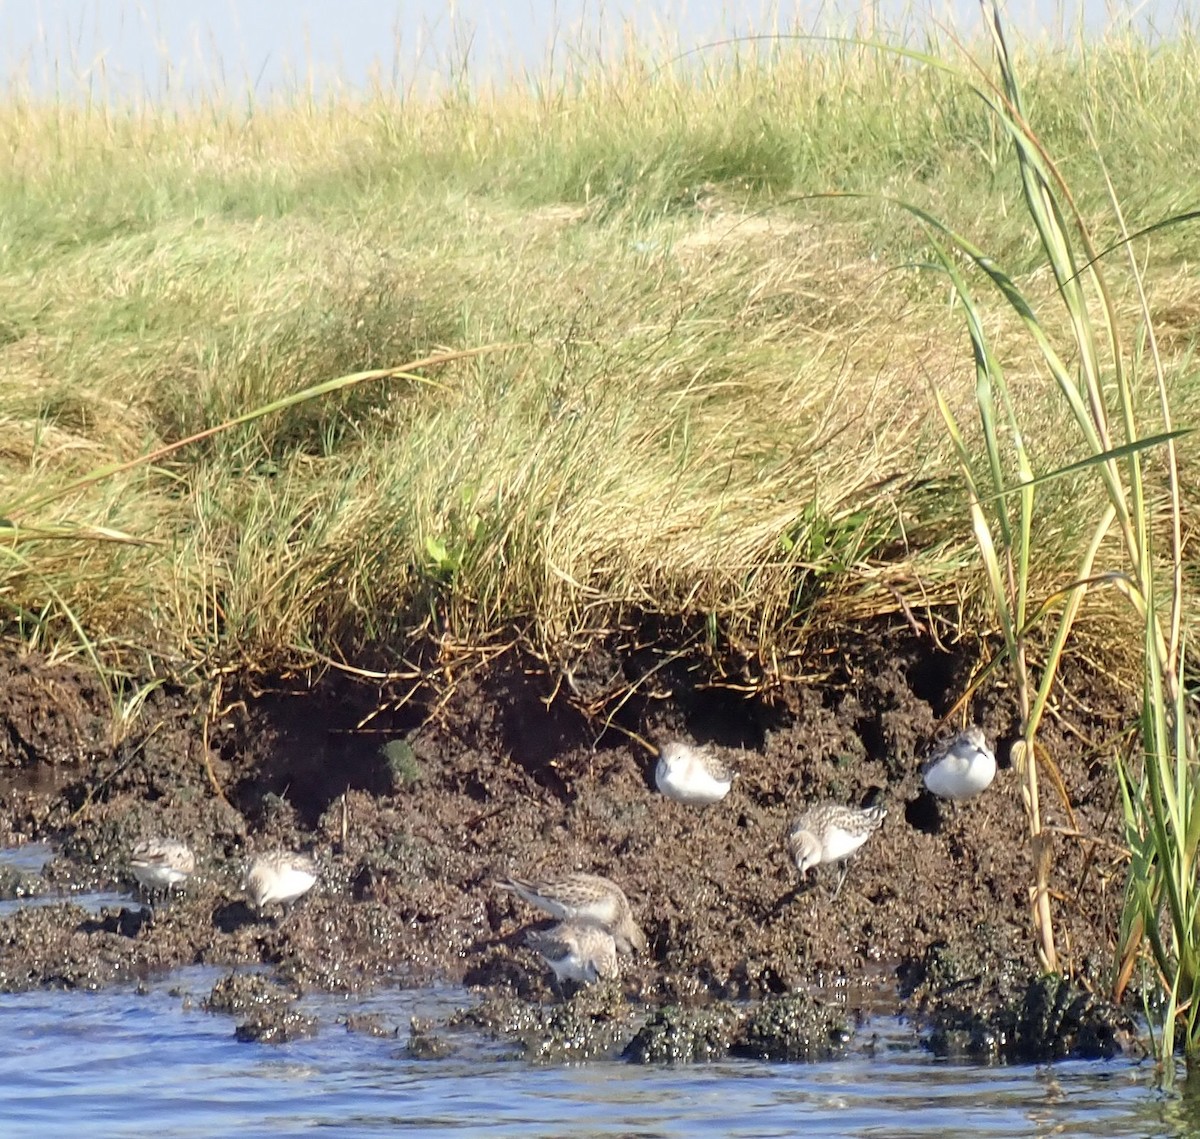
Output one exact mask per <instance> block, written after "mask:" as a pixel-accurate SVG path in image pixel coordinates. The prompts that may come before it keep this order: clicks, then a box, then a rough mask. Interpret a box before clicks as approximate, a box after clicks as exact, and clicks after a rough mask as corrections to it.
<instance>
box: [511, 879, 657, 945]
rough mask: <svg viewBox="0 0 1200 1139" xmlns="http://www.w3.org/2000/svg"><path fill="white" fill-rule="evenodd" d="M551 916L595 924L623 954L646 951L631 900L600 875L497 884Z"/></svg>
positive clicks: (644, 940)
mask: <svg viewBox="0 0 1200 1139" xmlns="http://www.w3.org/2000/svg"><path fill="white" fill-rule="evenodd" d="M496 885H497V886H499V887H500V888H501V889H502V890H511V891H512V892H513V893H514V894H518V895H519V896H520V897H522V898H524V899H525V901H527V902H528V903H529V904H530V905H531V906H537V907H538V909H542V910H545V911H546V913H548V914H550V915H551V917H556V918H559V919H565V920H567V921H583V922H592V923H593V924H595V925H599V926H602V927H603V928H604V929H606V930H608V932H609V933H610V934H612V936H613V940H614V941H615V942H616V943H617V948H618V949H619V950H620V951H621V952H622V953H632V952H633V951H634V950H635V949H637V950H642V949H645V948H646V935H645V934H644V933H643V932H642V931H641V929H639V928H638V925H637V923H636V922H635V921H634V920H633V911H632V910H630V908H629V899H628V898H626V897H625V893H624V891H623V890H622V889H621V887H620V886H618V885H617V884H616V883H615V882H610V881H609V880H608V879H607V878H601V877H600V875H599V874H581V873H573V874H563V875H561V876H560V877H557V878H505V879H503V880H502V881H498V882H497V883H496Z"/></svg>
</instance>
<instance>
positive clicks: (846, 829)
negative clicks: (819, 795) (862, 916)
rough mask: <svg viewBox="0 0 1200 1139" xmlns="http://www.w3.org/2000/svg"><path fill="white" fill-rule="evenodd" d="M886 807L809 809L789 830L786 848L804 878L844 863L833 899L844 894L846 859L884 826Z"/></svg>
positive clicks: (829, 805) (836, 805) (825, 806)
mask: <svg viewBox="0 0 1200 1139" xmlns="http://www.w3.org/2000/svg"><path fill="white" fill-rule="evenodd" d="M886 814H887V810H886V809H885V808H883V807H879V806H876V807H843V806H842V805H841V804H840V803H817V804H815V805H813V806H811V807H809V808H807V809H806V810H805V811H804V813H803V814H802V815H801V816H800V817H799V818H798V819H797V820H796V821H795V822H794V823H792V825H791V827H790V828H789V830H788V835H787V846H788V850H789V851H790V852H791V855H792V858H793V859H794V860H795V863H796V869H797V870H799V871H800V876H801V877H802V878H803V877H804V876H805V875H806V874H807V873H808V870H809V868H810V867H813V866H820V865H821V864H822V863H825V862H838V863H841V868H842V873H841V876H840V877H839V878H838V884H837V889H835V890H834V892H833V896H834V897H835V898H836V897H837V896H838V894H840V893H841V890H842V883H844V882H845V881H846V873H847V871H848V869H849V866H848V864H847V859H849V857H850V855H852V854H853V853H854V852H855V851H856V850H858V848H859V847H860V846H862V844H863V843H864V842H866V841H867V839H869V838H870V837H871V835H873V834H874V833H875V832H876V831H877V830H878V829H879V828H880V827H881V826H882V825H883V819H884V816H885V815H886Z"/></svg>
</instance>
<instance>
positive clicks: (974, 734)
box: [921, 724, 996, 801]
mask: <svg viewBox="0 0 1200 1139" xmlns="http://www.w3.org/2000/svg"><path fill="white" fill-rule="evenodd" d="M921 777H922V778H923V779H924V780H925V786H926V787H928V788H929V790H930V791H932V792H933V794H935V795H936V796H938V798H939V799H954V800H956V801H957V800H961V799H973V798H974V797H975V796H976V795H979V794H981V793H982V792H984V791H986V790H987V788H988V787H989V786H990V785H991V782H992V780H993V779H995V778H996V756H995V753H994V752H993V751H992V749H991V748H990V747H988V742H987V737H986V736H984V734H983V729H982V728H979V727H976V726H975V725H974V724H972V725H971V727H969V728H967V729H966V730H965V731H961V732H959V733H958V734H957V735H954V736H951V737H950V739H948V740H944V741H943V742H942V743H940V744H938V746H937V747H936V748H934V749H933V751H932V752H930V754H929V758H928V759H926V760H925V762H924V763H923V764H922V765H921Z"/></svg>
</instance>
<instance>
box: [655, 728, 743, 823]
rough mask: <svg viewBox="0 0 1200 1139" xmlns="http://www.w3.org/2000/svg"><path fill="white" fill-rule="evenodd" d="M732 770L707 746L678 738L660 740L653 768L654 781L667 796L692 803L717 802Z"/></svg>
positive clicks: (731, 783) (722, 793) (727, 792)
mask: <svg viewBox="0 0 1200 1139" xmlns="http://www.w3.org/2000/svg"><path fill="white" fill-rule="evenodd" d="M733 774H734V773H733V771H732V770H731V769H730V768H729V766H728V765H727V764H725V763H723V762H722V761H721V760H719V759H718V758H717V757H716V756H715V755H714V754H713V753H712V751H711V750H710V749H709V748H706V747H693V746H692V745H691V744H687V743H684V742H683V741H682V740H671V741H670V742H668V743H665V744H663V746H662V748H661V750H660V751H659V753H658V765H657V766H656V767H655V769H654V782H655V785H656V786H657V787H658V789H659V790H660V791H661V792H662V793H663V794H664V795H666V796H667V798H668V799H675V800H677V801H678V802H680V803H687V804H688V805H689V806H693V807H707V806H709V805H710V804H712V803H719V802H720V801H721V800H722V799H724V798H725V796H726V795H728V794H729V788H730V787H731V786H732V785H733Z"/></svg>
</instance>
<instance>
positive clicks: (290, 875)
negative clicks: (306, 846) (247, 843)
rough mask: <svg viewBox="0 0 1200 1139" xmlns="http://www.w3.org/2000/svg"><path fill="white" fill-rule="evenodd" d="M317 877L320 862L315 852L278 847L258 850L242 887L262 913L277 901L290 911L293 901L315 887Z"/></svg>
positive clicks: (256, 908)
mask: <svg viewBox="0 0 1200 1139" xmlns="http://www.w3.org/2000/svg"><path fill="white" fill-rule="evenodd" d="M316 880H317V864H316V862H315V861H314V860H313V857H312V855H309V854H289V853H287V852H286V851H276V852H274V853H272V854H256V855H255V856H254V857H253V858H252V859H251V860H250V863H249V865H248V866H247V867H246V876H245V878H243V879H242V889H243V890H245V891H246V893H247V894H248V895H249V897H250V901H251V902H252V903H253V905H254V909H255V912H256V913H258V914H259V915H261V914H262V912H263V910H264V909H266V907H267V906H269V905H272V904H274V903H275V902H278V903H279V904H280V905H282V906H283V908H284V911H285V912H286V910H287V908H288V906H289V905H290V904H291V903H292V902H294V901H295V900H296V899H297V898H299V897H300V896H301V895H302V894H306V893H307V892H308V891H309V890H311V889H312V887H313V883H315V882H316Z"/></svg>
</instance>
